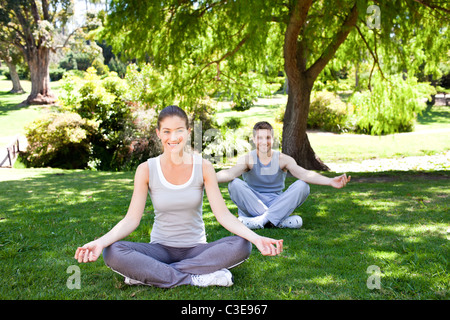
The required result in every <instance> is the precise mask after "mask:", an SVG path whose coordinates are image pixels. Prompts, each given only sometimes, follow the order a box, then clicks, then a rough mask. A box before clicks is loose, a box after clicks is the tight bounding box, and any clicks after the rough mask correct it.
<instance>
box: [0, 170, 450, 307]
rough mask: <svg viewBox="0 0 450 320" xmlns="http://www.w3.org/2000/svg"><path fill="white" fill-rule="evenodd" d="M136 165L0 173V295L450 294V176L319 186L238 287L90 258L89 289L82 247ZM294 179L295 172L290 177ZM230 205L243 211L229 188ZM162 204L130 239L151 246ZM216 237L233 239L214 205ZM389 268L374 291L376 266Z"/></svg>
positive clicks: (125, 194)
mask: <svg viewBox="0 0 450 320" xmlns="http://www.w3.org/2000/svg"><path fill="white" fill-rule="evenodd" d="M133 175H134V174H133V173H132V172H121V173H112V172H91V171H81V170H59V169H2V171H0V180H3V181H0V259H1V264H0V274H1V275H2V281H1V282H0V299H168V300H172V299H176V300H178V299H255V300H258V299H287V300H291V299H449V298H450V295H449V283H450V276H449V274H448V270H449V260H448V258H449V238H450V234H449V227H450V215H449V211H448V199H449V193H450V188H449V179H450V173H449V172H448V171H447V172H434V173H405V172H401V173H400V172H390V173H378V174H369V173H364V174H358V173H355V174H353V180H352V182H351V183H350V184H349V185H348V186H347V187H346V188H345V189H342V190H336V189H332V188H329V187H319V186H314V185H312V186H311V195H310V196H309V198H308V199H307V201H306V202H305V203H304V204H303V205H302V206H301V207H300V208H299V209H297V210H296V211H295V213H297V214H300V215H301V216H302V217H303V221H304V225H303V227H302V228H301V229H298V230H286V229H264V230H259V231H257V232H258V233H259V234H262V235H265V236H269V237H273V238H282V239H284V245H285V250H284V252H283V253H282V254H281V255H280V256H277V257H264V256H262V255H261V254H259V252H258V251H257V249H256V248H254V249H253V252H252V255H251V256H250V259H249V260H248V261H246V262H245V263H244V264H242V265H240V266H239V267H237V268H235V269H234V270H233V274H234V277H235V284H234V286H232V287H230V288H219V287H208V288H198V287H191V286H180V287H176V288H173V289H169V290H167V289H158V288H154V287H147V286H127V285H125V284H124V283H123V278H122V277H121V276H119V275H117V274H115V273H114V272H112V271H111V270H110V269H108V268H107V267H106V266H105V264H104V263H103V259H102V258H100V259H99V260H98V261H97V262H95V263H90V264H80V265H79V267H80V271H81V274H80V275H81V288H80V289H72V290H70V289H68V287H67V285H66V283H67V280H68V278H69V277H70V276H71V273H67V269H68V267H69V266H71V265H78V263H77V262H76V260H75V259H74V258H73V255H74V253H75V250H76V248H77V246H80V245H83V244H84V243H86V242H88V241H91V240H93V239H94V238H96V237H99V236H101V235H102V234H104V233H105V232H107V231H108V230H109V229H110V228H111V227H113V226H114V225H115V223H117V222H118V221H119V220H120V219H121V218H122V217H123V216H124V214H125V213H126V210H127V208H128V205H129V201H130V199H131V194H132V190H133ZM291 182H292V180H291V179H288V184H289V183H291ZM221 190H222V193H223V195H224V197H225V199H226V202H227V204H228V207H229V208H230V210H231V211H232V212H233V213H236V206H235V205H234V204H233V202H232V201H231V200H230V199H229V196H228V192H227V189H226V185H225V184H222V185H221ZM152 212H153V209H152V206H151V203H150V201H148V205H147V208H146V210H145V214H144V218H143V220H142V222H141V224H140V226H139V227H138V229H136V231H135V232H133V233H132V234H131V235H130V236H129V237H128V238H127V240H130V241H142V242H145V241H149V232H150V228H151V225H152V222H153V213H152ZM204 217H205V223H206V230H207V236H208V240H209V241H213V240H216V239H219V238H221V237H224V236H227V235H229V234H230V233H229V232H228V231H226V230H225V229H223V228H222V227H221V226H220V225H219V224H218V223H217V222H216V220H215V219H214V217H213V215H212V213H211V211H210V208H209V204H208V202H207V200H206V199H205V202H204ZM373 265H374V266H377V267H379V268H380V271H381V278H380V284H381V288H380V289H369V288H368V287H367V280H368V278H369V276H371V274H368V273H367V269H368V267H369V266H373Z"/></svg>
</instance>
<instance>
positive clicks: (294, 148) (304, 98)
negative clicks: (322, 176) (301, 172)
mask: <svg viewBox="0 0 450 320" xmlns="http://www.w3.org/2000/svg"><path fill="white" fill-rule="evenodd" d="M301 83H302V84H303V85H301V86H296V87H295V86H292V85H291V84H290V83H289V92H288V101H287V105H286V111H285V114H284V123H283V142H282V151H283V153H285V154H287V155H290V156H291V157H293V158H294V159H295V160H296V161H297V163H298V164H299V165H300V166H301V167H303V168H305V169H308V170H320V171H328V170H330V169H329V168H328V167H327V166H326V165H325V164H324V163H323V162H322V161H321V160H320V159H319V158H318V157H317V156H316V154H315V152H314V150H313V149H312V147H311V144H310V143H309V139H308V135H307V133H306V127H307V120H308V113H309V105H310V98H311V89H312V86H310V85H308V84H307V81H306V80H304V81H301Z"/></svg>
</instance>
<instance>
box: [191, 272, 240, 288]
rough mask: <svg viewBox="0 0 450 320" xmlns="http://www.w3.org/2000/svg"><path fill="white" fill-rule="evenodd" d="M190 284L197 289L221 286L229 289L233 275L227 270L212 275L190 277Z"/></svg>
mask: <svg viewBox="0 0 450 320" xmlns="http://www.w3.org/2000/svg"><path fill="white" fill-rule="evenodd" d="M191 278H192V284H193V285H194V286H198V287H208V286H221V287H231V286H232V285H233V275H232V273H231V272H230V270H228V269H221V270H218V271H216V272H213V273H207V274H196V275H192V276H191Z"/></svg>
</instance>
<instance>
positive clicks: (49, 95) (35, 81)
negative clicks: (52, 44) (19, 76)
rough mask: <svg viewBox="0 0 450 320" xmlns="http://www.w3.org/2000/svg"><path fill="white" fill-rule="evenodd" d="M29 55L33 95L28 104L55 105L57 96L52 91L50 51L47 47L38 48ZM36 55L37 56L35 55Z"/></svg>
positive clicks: (26, 101) (31, 94) (29, 97)
mask: <svg viewBox="0 0 450 320" xmlns="http://www.w3.org/2000/svg"><path fill="white" fill-rule="evenodd" d="M33 51H34V52H33V53H31V54H29V55H27V58H28V59H27V60H28V67H29V68H30V77H31V93H30V95H29V96H28V98H27V100H25V101H24V103H26V104H53V103H55V101H56V96H55V95H54V94H53V92H52V91H51V89H50V74H49V70H48V69H49V64H50V50H49V49H48V48H46V47H38V48H36V49H35V50H33ZM34 53H35V54H34Z"/></svg>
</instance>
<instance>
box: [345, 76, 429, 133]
mask: <svg viewBox="0 0 450 320" xmlns="http://www.w3.org/2000/svg"><path fill="white" fill-rule="evenodd" d="M372 82H373V88H372V90H371V91H364V92H356V93H355V94H354V95H353V96H352V97H351V98H350V100H349V101H350V103H351V104H353V105H355V112H354V118H353V120H352V121H354V123H355V125H356V130H357V132H361V133H368V134H375V135H381V134H390V133H396V132H407V131H412V129H413V126H414V120H415V118H416V115H417V114H418V113H421V112H422V111H423V110H424V109H425V108H426V104H425V102H423V101H421V99H423V98H424V97H427V96H428V98H429V99H430V95H431V94H433V93H434V94H435V90H434V88H433V87H431V86H430V85H428V84H424V83H418V82H417V79H416V78H414V77H407V79H406V80H404V79H403V77H402V75H395V76H391V77H389V78H388V79H387V81H385V80H383V79H382V78H381V76H380V75H376V76H375V77H374V79H373V81H372ZM433 91H434V92H433Z"/></svg>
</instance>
